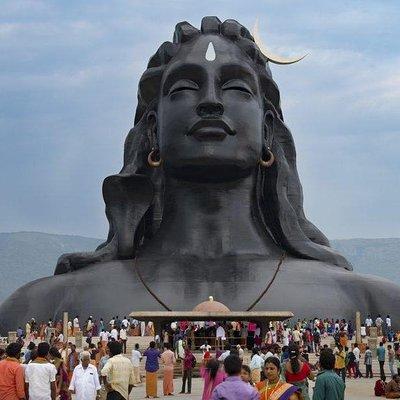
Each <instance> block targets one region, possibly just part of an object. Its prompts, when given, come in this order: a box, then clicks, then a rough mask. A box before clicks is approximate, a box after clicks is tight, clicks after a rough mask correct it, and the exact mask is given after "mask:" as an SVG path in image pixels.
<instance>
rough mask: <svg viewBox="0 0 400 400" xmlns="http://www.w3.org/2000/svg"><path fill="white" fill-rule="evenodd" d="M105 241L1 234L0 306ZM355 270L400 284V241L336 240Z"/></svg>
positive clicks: (42, 234) (29, 233) (335, 244)
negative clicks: (66, 258) (67, 258)
mask: <svg viewBox="0 0 400 400" xmlns="http://www.w3.org/2000/svg"><path fill="white" fill-rule="evenodd" d="M101 242H102V240H101V239H93V238H87V237H82V236H68V235H53V234H47V233H40V232H16V233H0V302H1V301H2V300H4V299H5V298H6V297H7V296H8V295H9V294H11V293H12V292H13V291H14V290H15V289H17V288H18V287H20V286H21V285H23V284H25V283H27V282H30V281H32V280H34V279H37V278H42V277H44V276H49V275H53V273H54V268H55V265H56V262H57V259H58V257H59V256H60V255H61V254H62V253H69V252H74V251H89V250H94V249H95V248H96V247H97V246H98V245H99V244H100V243H101ZM331 244H332V247H334V248H336V249H337V250H339V252H340V253H341V254H343V255H344V256H345V257H347V258H348V260H349V261H350V262H351V263H352V264H353V266H354V270H355V271H357V272H360V273H364V274H374V275H379V276H382V277H385V278H389V279H391V280H393V281H395V282H397V283H399V284H400V274H399V271H400V239H347V240H346V239H343V240H332V242H331Z"/></svg>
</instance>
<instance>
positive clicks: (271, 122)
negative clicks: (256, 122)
mask: <svg viewBox="0 0 400 400" xmlns="http://www.w3.org/2000/svg"><path fill="white" fill-rule="evenodd" d="M263 125H264V141H265V143H266V147H267V148H270V147H271V145H272V139H273V134H274V127H275V114H274V113H273V111H272V110H267V111H266V112H265V114H264V124H263Z"/></svg>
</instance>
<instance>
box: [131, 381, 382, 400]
mask: <svg viewBox="0 0 400 400" xmlns="http://www.w3.org/2000/svg"><path fill="white" fill-rule="evenodd" d="M376 379H377V378H374V379H348V380H347V381H346V394H345V398H346V400H367V399H376V397H375V396H374V384H375V380H376ZM181 382H182V381H181V379H174V387H175V393H179V392H180V389H181ZM311 386H314V384H313V383H311ZM202 389H203V380H202V379H200V378H195V379H193V388H192V394H191V395H188V394H176V395H175V396H174V397H176V398H179V399H182V400H189V399H190V400H200V399H201V393H202ZM145 396H146V394H145V385H144V384H142V385H140V386H139V387H136V388H133V390H132V392H131V395H130V397H129V399H132V400H133V399H134V400H137V399H144V398H145ZM158 396H159V397H160V398H162V397H164V398H171V396H162V381H161V380H159V381H158Z"/></svg>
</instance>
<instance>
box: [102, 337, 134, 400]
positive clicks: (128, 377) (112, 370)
mask: <svg viewBox="0 0 400 400" xmlns="http://www.w3.org/2000/svg"><path fill="white" fill-rule="evenodd" d="M108 351H109V353H110V358H109V360H108V361H107V362H106V365H105V366H104V367H103V369H102V370H101V376H102V378H103V382H104V385H105V387H106V389H107V400H122V399H125V400H128V397H129V393H130V392H131V390H132V388H133V383H134V378H133V366H132V363H131V362H130V361H129V359H128V358H126V357H124V356H123V355H122V354H121V353H122V346H121V343H119V342H115V341H112V342H109V343H108Z"/></svg>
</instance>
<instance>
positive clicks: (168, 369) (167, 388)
mask: <svg viewBox="0 0 400 400" xmlns="http://www.w3.org/2000/svg"><path fill="white" fill-rule="evenodd" d="M164 347H165V351H164V353H162V354H161V362H162V363H163V364H164V377H163V391H164V396H171V395H173V394H174V364H175V362H176V359H175V354H174V352H173V351H171V346H170V344H169V343H164Z"/></svg>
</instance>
